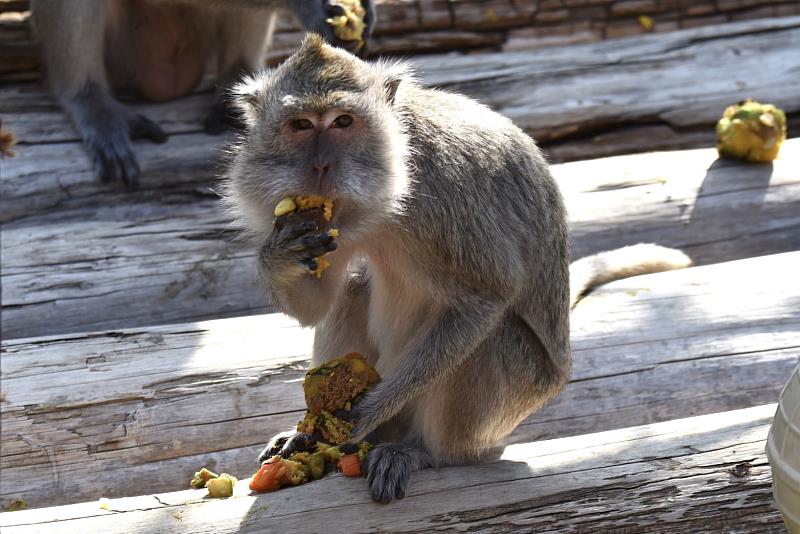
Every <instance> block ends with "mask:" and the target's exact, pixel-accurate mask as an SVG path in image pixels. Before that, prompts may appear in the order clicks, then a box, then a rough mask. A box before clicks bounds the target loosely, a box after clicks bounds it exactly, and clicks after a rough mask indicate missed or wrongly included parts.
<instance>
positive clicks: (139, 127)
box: [129, 114, 169, 144]
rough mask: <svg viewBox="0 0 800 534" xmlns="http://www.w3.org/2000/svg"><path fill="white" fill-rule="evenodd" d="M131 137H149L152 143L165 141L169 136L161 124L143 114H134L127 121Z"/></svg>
mask: <svg viewBox="0 0 800 534" xmlns="http://www.w3.org/2000/svg"><path fill="white" fill-rule="evenodd" d="M129 125H130V129H131V137H132V138H133V139H149V140H150V141H152V142H154V143H158V144H161V143H166V141H167V139H168V138H169V136H168V135H167V133H166V132H165V131H164V130H162V129H161V126H159V125H158V124H156V123H155V122H153V121H151V120H150V119H148V118H147V117H145V116H144V115H139V114H135V115H134V116H133V119H131V120H130V122H129Z"/></svg>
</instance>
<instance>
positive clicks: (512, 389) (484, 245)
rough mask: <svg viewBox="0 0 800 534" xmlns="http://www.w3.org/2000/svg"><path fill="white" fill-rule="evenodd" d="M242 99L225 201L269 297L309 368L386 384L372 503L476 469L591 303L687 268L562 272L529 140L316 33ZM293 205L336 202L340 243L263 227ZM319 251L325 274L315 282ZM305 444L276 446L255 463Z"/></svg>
mask: <svg viewBox="0 0 800 534" xmlns="http://www.w3.org/2000/svg"><path fill="white" fill-rule="evenodd" d="M234 94H235V105H237V106H239V108H240V110H241V112H242V114H243V117H244V123H245V130H244V133H243V136H242V139H241V140H240V141H239V142H238V144H236V145H235V146H234V147H233V148H232V155H231V159H230V162H229V167H228V169H227V171H226V173H225V177H224V181H223V189H222V194H223V199H224V202H225V204H226V206H227V207H226V209H229V210H231V211H232V213H233V214H234V215H235V217H237V220H238V221H239V223H238V224H239V225H241V227H243V228H244V229H245V232H246V235H247V237H248V238H250V239H252V242H253V243H254V244H255V245H256V246H257V247H258V262H257V263H258V265H259V272H260V277H261V279H262V281H263V283H264V285H265V286H266V289H267V294H268V297H269V299H270V300H271V302H272V304H273V306H274V307H275V308H276V309H277V310H279V311H282V312H284V313H287V314H289V315H291V316H292V317H294V318H296V319H297V320H298V321H299V322H300V323H301V324H302V325H305V326H313V327H315V336H314V343H313V354H312V361H311V365H312V366H317V365H319V364H321V363H322V362H324V361H326V360H329V359H331V358H334V357H338V356H339V355H342V354H346V353H348V352H360V353H362V354H364V355H365V356H366V357H367V359H368V361H369V362H370V363H371V364H373V365H374V366H375V368H376V369H377V371H378V373H379V374H380V376H381V377H382V380H381V382H379V383H378V384H377V385H376V386H375V387H373V388H372V389H371V390H370V391H368V392H367V393H366V394H365V395H364V396H363V397H362V398H361V400H359V401H358V402H357V403H355V405H354V406H353V409H352V416H353V418H352V420H353V422H354V427H353V431H352V433H351V443H356V442H359V441H360V440H363V439H368V440H369V441H371V442H373V443H375V444H376V446H375V448H374V449H372V451H371V452H370V453H369V455H368V457H367V462H366V469H365V471H366V476H367V480H368V484H369V487H370V493H371V496H372V498H373V499H374V500H375V501H377V502H382V503H387V502H390V501H392V500H393V499H396V498H402V497H403V496H404V495H405V492H406V490H407V486H408V481H409V478H410V476H411V474H412V473H413V472H415V471H417V470H419V469H423V468H427V467H432V466H443V465H455V464H465V463H471V462H475V461H479V460H480V459H481V458H484V457H485V456H486V454H487V451H490V450H491V448H492V447H495V446H496V445H497V444H498V443H499V442H500V440H502V439H503V438H504V437H505V436H507V435H508V434H509V433H510V432H511V431H512V430H513V429H514V428H515V427H516V426H517V425H518V424H519V423H520V422H521V421H522V420H523V419H524V418H525V417H527V416H528V415H529V414H531V413H532V412H534V411H536V410H537V409H539V408H540V407H542V406H543V405H544V404H545V403H547V402H548V401H550V400H551V399H552V398H553V397H554V396H555V395H556V394H557V393H558V392H559V391H561V390H562V388H563V387H564V386H565V384H566V383H567V381H568V379H569V376H570V370H571V361H572V359H571V352H570V339H569V334H570V332H569V316H570V309H571V308H572V307H573V306H574V305H575V303H576V302H577V301H578V300H579V299H580V298H581V295H583V294H584V293H585V292H586V291H588V290H590V289H591V288H592V287H593V286H594V285H596V284H597V283H600V282H606V281H610V280H612V279H615V278H618V277H623V276H629V275H633V274H643V273H647V272H655V271H660V270H667V269H673V268H680V267H685V266H687V265H689V263H690V260H689V258H688V257H687V256H686V255H685V254H683V253H682V252H680V251H677V250H673V249H667V248H663V247H658V246H656V245H636V246H633V247H628V248H623V249H620V250H617V251H610V252H604V253H600V254H597V255H594V256H590V257H588V258H584V259H582V260H578V261H577V262H575V263H574V264H573V266H574V267H572V268H571V266H570V257H569V256H570V243H569V235H568V227H567V216H566V209H565V206H564V203H563V200H562V197H561V194H560V191H559V189H558V186H557V184H556V182H555V181H554V179H553V178H552V176H551V174H550V171H549V169H548V165H547V163H546V160H545V158H544V156H543V154H542V153H541V152H540V150H539V149H538V147H537V146H536V144H535V142H534V141H533V139H532V138H531V137H529V136H528V135H526V134H525V133H524V132H523V131H522V130H520V129H519V128H518V127H516V126H515V125H514V124H513V123H512V122H511V121H510V120H509V119H507V118H505V117H503V116H501V115H499V114H497V113H495V112H494V111H492V110H490V109H489V108H488V107H486V106H484V105H482V104H480V103H478V102H476V101H475V100H472V99H470V98H468V97H466V96H462V95H459V94H455V93H450V92H446V91H443V90H438V89H433V88H425V87H423V86H422V84H421V83H420V82H419V81H418V80H417V78H416V77H415V76H414V73H413V70H412V68H411V67H410V66H409V65H408V64H407V63H403V62H396V61H387V60H379V61H376V62H374V63H368V62H365V61H362V60H361V59H359V58H356V57H355V56H353V55H351V54H349V53H348V52H346V51H343V50H339V49H335V48H333V47H331V46H329V45H327V44H325V42H324V40H323V39H321V38H320V37H318V36H314V35H313V34H312V35H309V36H308V37H307V38H306V39H305V40H304V42H303V44H302V46H301V47H300V49H299V50H298V51H297V52H296V53H295V54H294V55H293V56H291V57H290V58H289V59H288V60H287V61H286V62H285V63H283V64H282V65H280V66H278V67H277V68H274V69H271V70H266V71H264V72H263V73H261V74H259V75H257V76H255V77H250V78H248V79H247V80H246V81H244V82H243V83H241V84H239V85H237V86H236V87H235V89H234ZM295 194H315V195H321V196H324V197H327V198H330V199H332V200H333V202H334V210H333V219H332V220H331V222H330V225H331V226H333V227H335V228H337V229H339V236H338V237H337V238H334V237H332V236H331V235H330V234H329V233H328V232H326V231H325V228H322V227H320V225H319V224H318V223H317V222H316V221H315V220H309V219H308V218H303V217H302V216H296V217H294V218H291V216H290V218H289V219H287V220H286V221H285V224H283V222H282V224H280V225H277V226H276V225H274V222H275V217H274V212H273V208H274V206H275V205H276V204H277V203H278V202H279V200H281V199H282V198H283V197H285V196H290V195H295ZM323 254H327V256H326V257H327V258H329V259H330V264H331V265H330V266H329V267H328V269H327V270H326V271H325V272H324V274H323V275H322V276H321V277H320V278H317V277H314V276H309V274H308V272H309V270H311V269H315V268H316V263H315V259H314V258H316V257H318V256H321V255H323ZM570 277H572V280H571V281H570ZM307 441H308V440H307V436H303V435H301V434H296V433H293V432H290V433H288V434H287V433H284V434H279V435H278V436H276V438H274V439H273V440H272V441H271V442H270V443H269V444H268V445H267V447H266V448H265V449H264V451H263V452H262V453H261V455H260V457H259V460H260V461H263V460H265V459H267V458H268V457H270V456H271V455H272V454H275V453H279V454H282V455H283V456H288V455H289V454H291V452H293V451H294V450H299V449H300V448H301V447H302V445H301V443H303V442H307Z"/></svg>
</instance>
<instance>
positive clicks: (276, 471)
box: [250, 460, 283, 492]
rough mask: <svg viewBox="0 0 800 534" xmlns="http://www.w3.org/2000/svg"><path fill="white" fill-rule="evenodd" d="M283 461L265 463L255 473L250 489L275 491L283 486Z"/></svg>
mask: <svg viewBox="0 0 800 534" xmlns="http://www.w3.org/2000/svg"><path fill="white" fill-rule="evenodd" d="M282 467H283V462H281V461H280V460H278V461H277V462H270V463H265V464H263V465H262V466H261V469H259V470H258V473H256V474H255V475H253V479H252V480H251V481H250V489H251V490H253V491H259V492H261V491H275V490H277V489H280V487H281V480H280V479H281V471H282V469H281V468H282Z"/></svg>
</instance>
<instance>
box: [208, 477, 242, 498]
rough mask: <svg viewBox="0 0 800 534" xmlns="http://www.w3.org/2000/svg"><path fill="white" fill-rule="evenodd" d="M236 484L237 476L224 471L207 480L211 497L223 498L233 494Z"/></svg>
mask: <svg viewBox="0 0 800 534" xmlns="http://www.w3.org/2000/svg"><path fill="white" fill-rule="evenodd" d="M234 485H236V477H232V476H230V475H229V474H228V473H222V474H221V475H220V476H218V477H217V478H212V479H211V480H209V481H208V482H206V489H207V490H208V496H209V497H213V498H215V499H221V498H225V497H230V496H231V495H233V486H234Z"/></svg>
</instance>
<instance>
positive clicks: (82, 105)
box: [65, 87, 167, 188]
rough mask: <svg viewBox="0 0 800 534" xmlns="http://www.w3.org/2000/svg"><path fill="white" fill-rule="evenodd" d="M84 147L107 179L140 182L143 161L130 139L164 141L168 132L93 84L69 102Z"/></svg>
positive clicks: (100, 175) (129, 182)
mask: <svg viewBox="0 0 800 534" xmlns="http://www.w3.org/2000/svg"><path fill="white" fill-rule="evenodd" d="M65 107H66V108H67V109H68V111H69V112H70V114H71V115H72V118H73V119H74V121H75V125H76V126H77V127H78V130H80V132H81V136H82V137H83V142H84V146H85V147H86V150H87V151H88V152H89V157H90V158H91V159H92V161H93V163H94V167H95V170H96V172H97V174H98V176H99V177H100V179H101V180H102V181H103V182H109V181H111V180H114V181H116V180H122V182H124V183H125V184H126V185H127V186H128V187H130V188H136V187H137V186H138V185H139V172H140V170H139V164H138V162H137V161H136V155H135V154H134V153H133V146H131V142H130V140H131V139H132V138H133V139H135V138H146V139H149V140H150V141H153V142H154V143H163V142H165V141H166V140H167V134H166V133H164V130H162V129H161V127H160V126H158V125H157V124H156V123H155V122H153V121H151V120H150V119H148V118H147V117H145V116H144V115H139V114H138V113H135V112H133V111H131V110H129V109H128V108H126V107H125V106H124V105H123V104H120V103H119V102H117V101H116V100H114V99H113V98H112V97H111V96H110V95H109V94H108V93H107V92H105V91H102V90H100V89H99V88H94V89H93V88H92V87H89V88H87V89H85V90H84V91H82V92H81V93H79V94H78V95H76V96H75V97H73V98H71V99H70V100H69V101H66V102H65Z"/></svg>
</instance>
